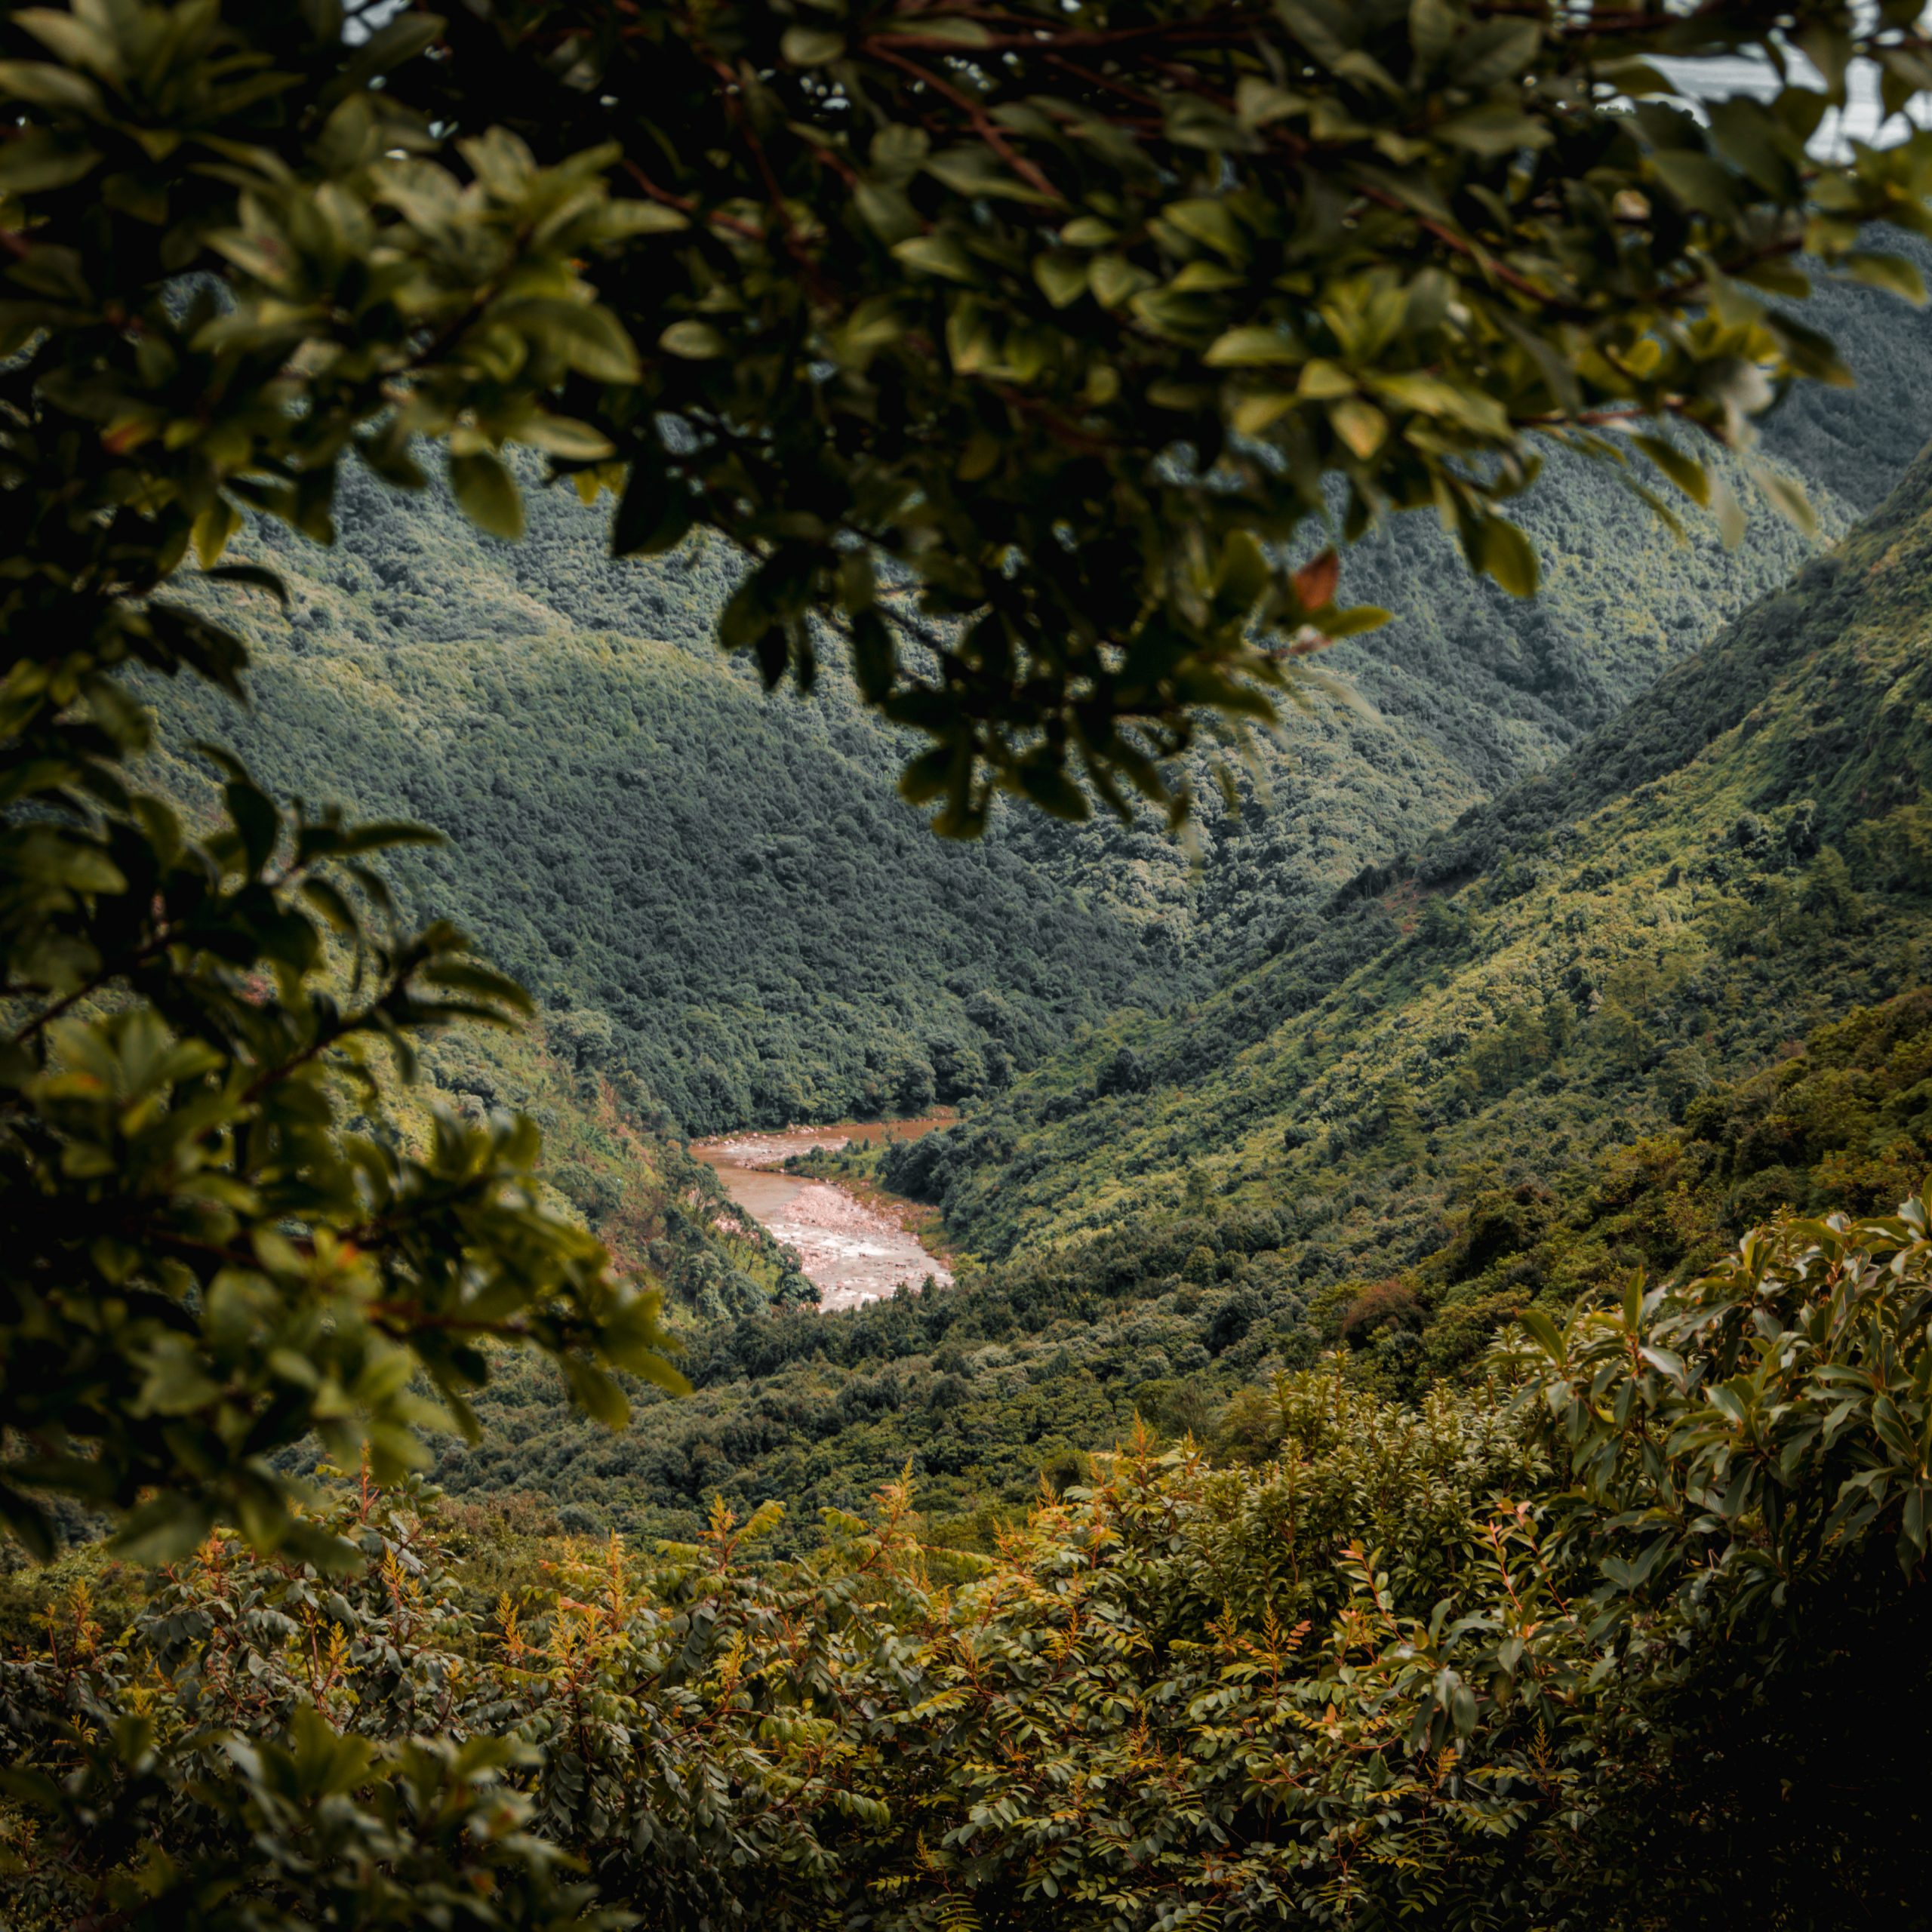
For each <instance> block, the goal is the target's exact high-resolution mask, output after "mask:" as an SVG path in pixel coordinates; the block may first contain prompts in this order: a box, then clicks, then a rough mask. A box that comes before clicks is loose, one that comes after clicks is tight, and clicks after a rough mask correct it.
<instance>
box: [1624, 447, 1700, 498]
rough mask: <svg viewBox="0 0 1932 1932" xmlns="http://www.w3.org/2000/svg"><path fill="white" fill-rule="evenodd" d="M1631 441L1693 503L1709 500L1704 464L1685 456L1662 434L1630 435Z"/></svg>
mask: <svg viewBox="0 0 1932 1932" xmlns="http://www.w3.org/2000/svg"><path fill="white" fill-rule="evenodd" d="M1630 440H1631V441H1632V442H1633V443H1634V444H1635V445H1636V446H1637V448H1638V449H1640V450H1641V451H1643V452H1644V454H1645V455H1646V456H1647V457H1649V458H1650V460H1651V461H1652V462H1653V463H1655V464H1656V465H1657V467H1658V468H1659V469H1661V470H1662V471H1663V473H1664V474H1665V475H1666V476H1668V477H1669V478H1670V480H1671V481H1672V482H1673V483H1675V485H1677V487H1678V488H1679V489H1680V490H1681V491H1683V492H1684V494H1685V495H1686V496H1687V497H1689V498H1690V500H1691V501H1692V502H1693V503H1700V504H1703V503H1709V501H1710V500H1711V479H1710V478H1709V475H1707V474H1706V472H1705V469H1704V466H1703V464H1702V463H1699V462H1698V461H1697V460H1696V459H1695V458H1694V457H1688V456H1686V455H1685V454H1684V452H1683V451H1681V450H1680V449H1678V448H1676V447H1675V445H1673V444H1672V443H1669V442H1667V441H1666V440H1665V439H1664V438H1663V437H1662V436H1648V435H1640V436H1632V438H1630Z"/></svg>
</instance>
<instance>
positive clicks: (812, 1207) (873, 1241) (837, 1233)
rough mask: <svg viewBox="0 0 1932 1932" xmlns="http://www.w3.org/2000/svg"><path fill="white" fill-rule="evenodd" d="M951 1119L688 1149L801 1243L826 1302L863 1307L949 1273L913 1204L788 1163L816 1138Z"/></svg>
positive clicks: (898, 1133) (767, 1222)
mask: <svg viewBox="0 0 1932 1932" xmlns="http://www.w3.org/2000/svg"><path fill="white" fill-rule="evenodd" d="M944 1124H946V1123H945V1121H944V1120H943V1118H936V1119H931V1120H916V1121H891V1122H881V1121H845V1122H841V1124H838V1125H837V1126H833V1127H792V1128H784V1129H783V1130H782V1131H774V1132H770V1133H747V1134H727V1135H724V1136H721V1137H719V1138H718V1139H716V1140H700V1141H694V1143H692V1145H691V1152H693V1153H694V1154H695V1155H697V1156H698V1158H700V1160H703V1161H708V1162H709V1164H711V1166H712V1168H714V1169H715V1171H716V1172H717V1174H718V1179H719V1180H721V1181H722V1182H723V1183H724V1186H725V1189H726V1191H727V1192H728V1193H729V1194H730V1195H731V1198H732V1199H733V1200H734V1201H737V1204H738V1205H739V1206H740V1207H742V1208H743V1210H744V1211H745V1212H746V1214H749V1215H751V1216H752V1217H753V1219H755V1220H758V1221H759V1222H761V1223H763V1224H764V1227H765V1228H766V1229H767V1230H768V1232H770V1233H771V1235H772V1236H773V1237H774V1238H775V1239H777V1240H778V1241H781V1242H783V1244H785V1246H786V1247H790V1248H793V1249H795V1250H796V1251H797V1253H798V1260H799V1264H800V1266H801V1267H802V1268H803V1269H804V1272H805V1275H806V1278H807V1279H808V1280H809V1281H812V1282H813V1283H814V1284H816V1286H817V1288H818V1291H819V1306H820V1308H821V1309H839V1308H857V1307H858V1306H860V1305H861V1304H862V1303H865V1302H869V1301H878V1300H881V1299H883V1298H884V1297H885V1296H888V1295H889V1294H891V1293H892V1291H894V1289H895V1288H897V1287H900V1286H901V1285H902V1284H903V1285H907V1286H910V1287H919V1286H920V1285H921V1284H922V1283H924V1281H925V1280H926V1279H927V1278H928V1276H930V1277H931V1278H932V1279H933V1280H934V1281H938V1282H940V1283H946V1282H949V1281H951V1280H952V1274H951V1272H949V1270H948V1269H947V1268H946V1266H945V1264H944V1263H943V1262H941V1261H940V1260H937V1258H936V1257H934V1256H933V1255H932V1254H929V1253H928V1251H927V1250H926V1249H925V1248H924V1247H922V1246H921V1244H920V1242H919V1240H918V1236H917V1235H915V1234H914V1233H913V1232H912V1229H911V1227H910V1226H909V1225H908V1222H909V1219H910V1213H911V1211H910V1210H909V1209H908V1210H906V1211H905V1212H904V1214H903V1215H902V1214H901V1212H900V1211H899V1210H897V1208H896V1207H895V1205H894V1204H893V1203H892V1202H891V1201H890V1200H889V1199H888V1200H884V1201H880V1200H877V1199H870V1200H860V1198H858V1196H857V1195H854V1194H853V1193H851V1192H849V1191H848V1189H845V1188H843V1187H841V1186H838V1184H837V1183H835V1182H832V1181H825V1180H808V1179H806V1178H805V1177H803V1176H801V1175H797V1174H786V1173H785V1172H784V1171H783V1169H784V1165H785V1163H786V1161H787V1160H789V1158H791V1157H792V1155H795V1154H802V1153H804V1152H806V1151H807V1150H808V1149H811V1148H814V1147H823V1148H825V1149H828V1150H831V1151H835V1150H836V1149H839V1148H841V1147H844V1146H849V1145H851V1143H852V1142H854V1140H873V1139H877V1138H878V1137H880V1136H881V1135H882V1134H886V1133H888V1132H889V1133H890V1134H892V1135H893V1137H895V1138H897V1139H902V1140H906V1139H911V1138H912V1137H915V1136H916V1135H918V1134H922V1133H927V1132H929V1131H931V1129H932V1128H935V1127H942V1126H943V1125H944Z"/></svg>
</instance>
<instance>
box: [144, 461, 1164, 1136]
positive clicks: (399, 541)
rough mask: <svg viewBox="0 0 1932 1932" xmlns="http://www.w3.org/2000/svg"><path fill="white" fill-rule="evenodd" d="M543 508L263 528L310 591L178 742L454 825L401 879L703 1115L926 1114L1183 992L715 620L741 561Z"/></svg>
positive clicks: (173, 723) (417, 513)
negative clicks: (899, 788) (244, 709)
mask: <svg viewBox="0 0 1932 1932" xmlns="http://www.w3.org/2000/svg"><path fill="white" fill-rule="evenodd" d="M537 511H538V514H537V517H536V518H535V528H534V531H533V533H532V536H531V540H530V542H529V543H528V545H527V546H510V545H503V544H499V543H491V542H490V541H488V540H486V539H484V538H481V537H478V535H477V534H475V532H474V531H472V530H471V529H470V528H469V525H467V524H466V522H464V521H463V519H462V518H460V516H459V515H457V513H456V512H454V509H452V508H451V506H450V505H449V504H448V503H447V501H446V500H444V499H443V498H442V497H441V496H440V495H432V496H429V497H425V498H422V499H411V498H408V497H400V496H398V495H395V494H389V493H386V492H383V491H378V490H377V489H376V488H374V487H371V486H368V485H364V486H363V487H362V488H359V489H358V491H356V492H355V495H354V497H353V498H352V500H351V501H350V502H349V503H348V504H347V505H346V506H345V512H344V515H343V535H342V537H341V540H340V543H338V545H337V546H336V548H335V549H334V550H332V551H322V550H318V549H315V547H313V546H309V545H307V544H305V543H303V542H301V540H299V539H297V538H294V537H288V536H287V535H285V534H281V533H278V532H265V533H264V543H263V549H264V552H265V554H266V558H267V560H268V561H270V562H271V563H272V565H274V566H275V568H276V569H277V570H278V571H280V572H281V574H283V575H284V577H285V578H286V579H287V580H288V582H289V583H290V584H291V589H292V591H293V598H292V604H291V609H290V610H289V611H288V613H287V614H286V615H283V614H281V613H279V612H277V611H274V610H273V609H272V608H268V607H267V601H266V599H260V598H258V599H257V600H256V601H257V608H256V609H254V611H251V629H252V631H253V633H254V637H255V638H256V639H257V664H256V668H255V669H254V672H253V673H252V674H251V678H252V688H253V689H254V692H255V694H257V699H258V700H259V702H258V703H257V706H255V708H254V709H253V710H252V711H251V712H249V713H247V714H245V715H239V716H238V715H235V714H234V713H232V712H230V711H229V710H227V709H226V707H223V706H221V705H220V703H219V702H218V700H213V699H208V698H203V699H201V700H195V699H193V698H192V696H191V695H190V694H185V693H184V694H182V698H183V700H185V701H183V702H176V701H173V700H172V694H171V702H170V703H169V705H168V708H167V711H166V713H165V715H166V717H167V721H168V728H169V731H170V737H171V743H174V744H175V745H177V746H181V745H183V744H185V743H189V742H191V741H192V740H194V739H195V738H198V737H217V738H221V739H224V740H227V741H229V742H230V743H233V744H234V745H235V747H236V748H237V749H238V750H239V751H240V752H242V755H244V756H245V757H246V758H248V759H249V760H251V762H253V763H254V764H255V765H256V766H257V768H258V769H259V770H260V771H261V772H262V773H263V775H264V776H265V777H267V778H268V779H269V780H271V781H272V782H273V783H275V784H276V785H277V786H281V787H283V788H285V789H288V790H291V791H294V792H303V793H306V794H307V795H309V796H310V797H312V798H315V797H321V798H340V799H343V800H346V801H349V802H350V803H351V804H353V805H354V806H355V808H358V810H359V811H361V812H364V813H365V814H374V815H384V816H388V815H395V816H401V817H409V818H413V819H415V820H420V821H423V822H425V823H429V824H431V825H433V826H437V827H438V828H439V829H442V830H444V831H445V832H447V833H448V835H449V839H450V842H449V844H448V846H447V847H446V848H444V849H443V850H441V851H434V852H431V853H429V854H425V855H422V856H420V857H414V858H412V859H411V860H408V861H407V862H405V863H404V864H403V865H402V866H401V867H400V868H399V869H400V871H401V883H402V884H403V886H404V888H405V891H406V894H407V896H408V897H409V898H410V899H411V900H413V902H414V903H415V904H416V906H417V907H418V909H420V910H421V911H422V912H424V913H428V912H435V913H437V914H439V915H442V916H445V917H448V918H454V919H455V920H457V921H458V922H459V923H460V924H463V926H464V927H465V928H466V929H467V930H468V931H470V932H472V934H475V935H476V936H477V937H478V938H479V940H481V943H482V944H483V945H484V946H485V949H487V951H488V952H489V953H490V954H491V956H492V957H493V958H494V959H496V960H497V961H498V962H500V964H503V966H504V967H506V968H507V969H508V970H509V971H511V972H512V973H514V974H516V975H518V977H520V978H521V979H522V980H524V981H525V983H527V984H528V986H530V987H531V989H533V991H534V992H536V993H537V995H538V996H539V998H540V999H541V1001H543V1004H544V1007H545V1008H546V1014H547V1015H548V1026H549V1034H550V1037H551V1039H552V1043H553V1044H555V1046H556V1047H557V1048H558V1050H559V1051H560V1052H561V1053H562V1054H564V1055H565V1057H566V1058H567V1059H570V1060H574V1062H575V1063H577V1065H578V1066H581V1067H586V1068H590V1069H597V1070H601V1071H603V1072H616V1071H617V1070H619V1069H625V1070H627V1071H629V1072H630V1073H631V1074H632V1075H635V1077H636V1078H638V1079H639V1080H641V1081H642V1082H643V1083H644V1085H645V1088H647V1089H648V1092H649V1094H651V1096H652V1097H654V1100H656V1101H657V1103H659V1104H660V1106H661V1107H662V1108H663V1110H664V1111H665V1112H666V1115H668V1116H669V1118H672V1119H674V1120H675V1121H676V1122H677V1124H678V1125H679V1126H681V1127H682V1128H685V1129H687V1130H689V1131H694V1132H698V1131H708V1130H710V1129H714V1128H724V1127H730V1126H734V1125H736V1124H740V1123H741V1122H744V1121H785V1120H789V1119H798V1118H820V1119H836V1118H839V1117H840V1116H841V1115H844V1114H847V1113H850V1112H857V1111H865V1112H878V1111H881V1110H888V1111H890V1110H895V1109H897V1110H900V1111H906V1112H916V1111H917V1110H918V1109H920V1108H921V1107H923V1106H927V1105H928V1104H929V1103H931V1102H932V1101H933V1100H934V1099H935V1098H938V1099H940V1100H953V1099H956V1098H958V1097H963V1096H965V1095H970V1094H974V1093H976V1092H978V1091H981V1090H982V1089H983V1088H984V1087H986V1086H987V1085H989V1084H995V1083H997V1082H998V1081H1001V1080H1003V1079H1004V1078H1005V1077H1006V1075H1007V1073H1008V1070H1009V1069H1010V1068H1011V1066H1012V1065H1013V1064H1014V1063H1015V1062H1026V1061H1030V1060H1032V1059H1035V1058H1037V1057H1038V1055H1039V1054H1040V1053H1041V1051H1043V1050H1044V1048H1046V1047H1047V1046H1048V1045H1049V1044H1052V1043H1054V1042H1055V1041H1058V1040H1060V1039H1061V1038H1064V1037H1065V1035H1066V1032H1068V1030H1069V1028H1070V1027H1071V1026H1072V1025H1073V1024H1074V1023H1075V1022H1078V1021H1080V1020H1092V1019H1096V1018H1098V1017H1100V1016H1101V1015H1103V1014H1105V1013H1106V1011H1109V1010H1110V1009H1111V1008H1112V1007H1113V1006H1115V1004H1118V1002H1119V1001H1121V999H1122V998H1126V997H1132V996H1134V995H1135V994H1136V993H1138V994H1139V995H1140V996H1142V997H1146V996H1149V995H1152V994H1153V993H1154V992H1157V991H1158V988H1157V987H1156V986H1155V983H1153V982H1152V980H1150V979H1147V978H1146V977H1144V974H1145V968H1144V967H1143V958H1144V956H1145V949H1144V948H1143V945H1142V943H1141V940H1140V937H1139V936H1138V935H1137V934H1136V933H1135V932H1134V931H1133V930H1132V929H1131V928H1129V927H1128V925H1127V924H1124V923H1123V922H1122V921H1120V920H1118V918H1115V917H1113V916H1112V915H1109V914H1108V913H1106V912H1104V911H1097V910H1094V909H1091V908H1090V906H1088V904H1087V903H1086V900H1085V895H1084V894H1083V893H1082V892H1081V891H1080V890H1079V888H1078V886H1077V884H1072V883H1069V884H1066V886H1064V887H1055V886H1054V885H1053V884H1051V883H1050V882H1048V881H1046V880H1044V879H1043V878H1041V877H1040V876H1039V875H1038V872H1037V869H1035V868H1033V867H1032V866H1029V865H1028V864H1027V863H1026V861H1025V860H1023V859H1022V858H1021V857H1019V856H1018V855H1017V854H1015V853H1014V852H1012V851H1008V850H1007V849H1006V848H1004V847H1003V846H1002V845H1001V844H1000V843H999V842H998V841H992V842H990V843H989V844H986V845H984V846H982V847H977V848H974V847H962V846H958V845H947V844H942V843H941V842H940V841H937V840H936V839H934V838H932V837H931V835H929V834H928V833H927V832H926V831H925V830H924V827H923V826H922V825H921V823H920V821H919V820H918V817H917V815H916V814H914V813H913V812H912V811H911V810H910V809H909V808H906V806H904V805H903V804H900V801H898V799H897V798H896V797H895V796H894V793H893V792H892V789H891V777H890V774H891V767H890V764H889V761H888V759H887V758H885V757H884V756H882V755H881V752H880V734H879V733H878V731H877V729H876V728H875V727H873V726H872V725H871V724H869V722H867V721H864V720H863V719H862V718H860V717H859V716H858V715H857V712H856V710H855V708H854V706H852V705H851V702H850V701H849V700H841V699H840V697H839V696H838V694H837V693H836V692H835V691H829V692H828V693H827V694H826V695H825V696H824V697H822V698H818V699H814V700H811V701H809V702H805V703H800V702H798V701H796V700H791V699H786V698H780V699H775V700H767V699H766V698H765V697H764V696H763V695H762V694H761V693H760V692H759V691H758V688H757V687H756V685H755V684H754V683H752V682H751V681H749V680H748V678H746V676H745V675H743V671H742V669H741V668H740V667H736V666H732V665H731V664H729V663H726V662H724V661H723V660H721V659H720V658H719V657H718V654H717V653H716V652H715V648H712V647H711V646H710V645H709V642H708V641H703V643H702V645H701V646H700V640H701V639H702V638H703V632H704V626H706V624H708V623H709V620H710V617H711V615H712V613H714V612H715V608H716V607H717V605H718V601H720V598H721V595H723V593H724V589H725V587H726V586H727V584H728V573H727V571H726V570H725V569H724V567H723V564H722V561H721V559H720V558H717V557H715V556H712V557H709V558H707V557H706V555H703V553H701V552H697V551H690V552H685V553H683V554H681V555H679V556H678V558H675V559H673V560H672V561H671V562H670V563H669V564H668V565H665V566H663V567H662V568H651V569H650V570H645V569H643V568H638V569H637V570H635V571H632V570H629V569H627V568H622V567H614V566H612V565H611V564H610V563H609V561H608V559H607V558H605V557H603V556H602V555H601V553H600V548H599V545H598V539H597V528H598V526H597V525H596V523H595V521H594V520H593V519H592V518H591V517H590V515H589V514H588V513H587V512H583V511H582V509H581V506H578V505H577V504H576V501H575V499H574V497H563V496H561V494H559V493H556V492H550V493H546V494H543V495H540V497H538V498H537ZM573 512H575V513H573ZM533 584H538V585H540V586H541V587H542V590H543V596H542V598H539V597H538V595H537V594H536V592H534V590H533V589H531V586H532V585H533ZM626 597H627V598H629V600H630V608H629V610H628V611H620V600H621V599H623V598H626ZM620 615H625V616H627V617H628V618H629V622H630V624H631V626H632V628H630V629H629V630H628V631H627V632H624V633H622V634H617V633H614V632H611V631H610V630H608V629H591V628H589V626H590V624H591V623H592V621H593V620H600V619H601V620H605V621H608V620H611V619H613V618H615V617H619V616H620ZM646 624H648V626H651V629H650V631H649V632H647V633H645V634H642V635H640V630H641V626H644V625H646ZM663 635H669V636H671V637H672V638H676V637H678V636H682V637H683V638H685V645H684V646H680V645H678V644H677V643H675V642H665V641H656V639H657V638H660V637H661V636H663ZM181 782H182V783H184V784H186V783H191V782H192V781H191V780H189V778H188V777H187V776H186V773H185V771H184V772H183V774H182V777H181Z"/></svg>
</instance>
